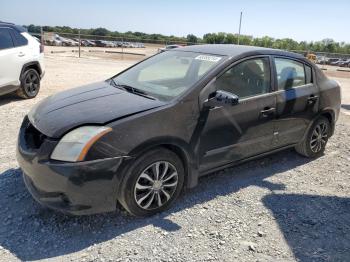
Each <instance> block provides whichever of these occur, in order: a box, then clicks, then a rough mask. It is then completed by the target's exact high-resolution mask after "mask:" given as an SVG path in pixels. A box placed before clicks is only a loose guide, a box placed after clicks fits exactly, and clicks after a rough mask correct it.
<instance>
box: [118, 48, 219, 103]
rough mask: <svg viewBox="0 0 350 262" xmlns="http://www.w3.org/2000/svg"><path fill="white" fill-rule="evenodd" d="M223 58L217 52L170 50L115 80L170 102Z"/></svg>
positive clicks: (119, 83)
mask: <svg viewBox="0 0 350 262" xmlns="http://www.w3.org/2000/svg"><path fill="white" fill-rule="evenodd" d="M221 60H223V57H222V56H218V55H207V54H199V53H192V52H183V51H167V52H164V53H161V54H158V55H156V56H154V57H151V58H149V59H147V60H145V61H144V62H142V63H140V64H138V65H136V66H134V67H132V68H130V69H129V70H127V71H125V72H124V73H121V74H120V75H118V76H116V77H115V78H113V81H114V82H115V84H116V85H122V86H130V87H132V88H134V89H137V90H140V91H142V92H144V93H145V94H148V95H150V96H152V97H155V98H157V99H159V100H164V101H169V100H171V99H173V98H175V97H177V96H179V95H181V94H182V93H183V92H185V91H186V90H188V89H189V88H190V87H191V86H193V84H194V83H196V82H197V81H198V80H199V79H200V78H201V77H202V76H203V75H204V74H205V73H207V72H208V71H209V70H210V69H212V68H213V67H214V66H215V65H216V64H218V63H219V62H220V61H221Z"/></svg>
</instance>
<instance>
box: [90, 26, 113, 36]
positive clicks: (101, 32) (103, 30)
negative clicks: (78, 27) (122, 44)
mask: <svg viewBox="0 0 350 262" xmlns="http://www.w3.org/2000/svg"><path fill="white" fill-rule="evenodd" d="M91 34H92V35H98V36H107V35H109V34H110V32H109V31H108V30H107V29H106V28H102V27H99V28H96V29H93V30H92V32H91Z"/></svg>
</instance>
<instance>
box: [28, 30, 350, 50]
mask: <svg viewBox="0 0 350 262" xmlns="http://www.w3.org/2000/svg"><path fill="white" fill-rule="evenodd" d="M25 27H26V28H27V29H28V31H29V32H31V33H40V32H41V27H40V26H36V25H28V26H25ZM42 29H43V31H44V32H56V33H58V34H60V33H61V34H63V33H64V34H78V33H79V30H80V33H81V34H82V35H93V36H96V37H118V38H125V39H132V38H133V39H138V41H143V42H150V41H151V42H155V43H156V42H163V43H168V44H170V43H189V44H202V43H208V44H237V43H238V35H237V34H232V33H224V32H219V33H208V34H205V35H204V36H203V37H202V38H199V37H197V36H195V35H193V34H189V35H187V36H186V37H177V36H173V35H171V36H166V35H162V34H146V33H142V32H131V31H128V32H124V33H122V32H118V31H110V30H108V29H106V28H101V27H100V28H91V29H78V28H71V27H69V26H43V27H42ZM239 43H240V44H241V45H252V46H260V47H269V48H276V49H283V50H293V51H304V52H307V51H309V52H326V53H341V54H350V44H348V43H345V42H336V41H334V40H333V39H330V38H327V39H323V40H321V41H315V42H314V41H311V42H307V41H300V42H298V41H295V40H293V39H290V38H283V39H275V38H272V37H269V36H264V37H253V36H247V35H241V36H240V37H239Z"/></svg>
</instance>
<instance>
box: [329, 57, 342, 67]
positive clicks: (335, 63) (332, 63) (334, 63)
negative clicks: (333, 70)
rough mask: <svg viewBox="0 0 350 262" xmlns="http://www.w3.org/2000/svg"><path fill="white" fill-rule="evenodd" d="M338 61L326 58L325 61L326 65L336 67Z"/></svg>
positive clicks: (337, 59)
mask: <svg viewBox="0 0 350 262" xmlns="http://www.w3.org/2000/svg"><path fill="white" fill-rule="evenodd" d="M339 61H340V59H339V58H328V59H327V65H337V63H338V62H339Z"/></svg>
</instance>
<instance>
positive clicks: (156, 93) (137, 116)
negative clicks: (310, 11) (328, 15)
mask: <svg viewBox="0 0 350 262" xmlns="http://www.w3.org/2000/svg"><path fill="white" fill-rule="evenodd" d="M67 77H69V76H67ZM340 102H341V101H340V87H339V84H338V83H337V82H336V81H333V80H330V79H328V78H327V77H326V76H325V75H324V73H323V72H322V71H321V70H320V69H319V68H318V66H316V65H315V64H313V63H312V62H310V61H309V60H308V59H306V58H304V57H303V56H301V55H298V54H295V53H290V52H285V51H281V50H274V49H265V48H259V47H253V46H236V45H197V46H189V47H183V48H178V49H173V50H169V51H167V52H163V53H160V54H157V55H155V56H152V57H150V58H148V59H146V60H144V61H142V62H140V63H138V64H136V65H134V66H132V67H131V68H129V69H127V70H125V71H123V72H121V73H119V74H118V75H116V76H114V77H112V78H110V79H108V80H106V81H103V82H99V83H95V84H91V85H87V86H84V87H80V88H76V89H71V90H68V91H65V92H61V93H58V94H56V95H53V96H50V97H49V98H47V99H44V100H42V101H41V102H40V103H39V104H38V105H36V106H35V107H34V108H33V109H32V110H31V111H30V112H29V114H28V116H26V117H25V118H24V120H23V123H22V126H21V128H20V132H19V139H18V145H17V159H18V163H19V165H20V167H21V168H22V170H23V177H24V181H25V184H26V186H27V188H28V190H29V191H30V192H31V194H32V195H33V197H34V198H35V199H36V200H37V201H38V202H40V203H41V204H43V205H44V206H48V207H50V208H53V209H57V210H61V211H64V212H67V213H71V214H76V215H78V214H91V213H99V212H104V211H113V210H115V209H116V206H117V203H120V204H121V205H122V206H123V207H124V208H125V209H126V210H127V211H128V212H130V213H131V214H133V215H136V216H148V215H153V214H155V213H157V212H161V211H163V210H165V209H167V208H168V207H169V206H170V205H171V204H172V203H174V201H175V200H176V199H177V197H178V196H179V195H180V193H181V192H182V190H183V188H192V187H194V186H196V185H197V183H198V178H199V177H200V176H202V175H205V174H208V173H212V172H214V171H216V170H219V169H223V168H226V167H229V166H232V165H235V164H239V163H241V162H243V161H247V160H249V159H254V158H257V157H261V156H265V155H266V154H270V153H273V152H277V151H280V150H282V149H286V148H295V149H296V151H297V152H298V153H299V154H301V155H303V156H306V157H310V158H315V157H319V156H321V155H322V154H323V153H324V150H325V147H326V144H327V141H328V139H329V138H330V137H331V136H332V135H333V133H334V128H335V123H336V121H337V119H338V116H339V112H340ZM157 123H161V124H157ZM184 127H186V128H184Z"/></svg>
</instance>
